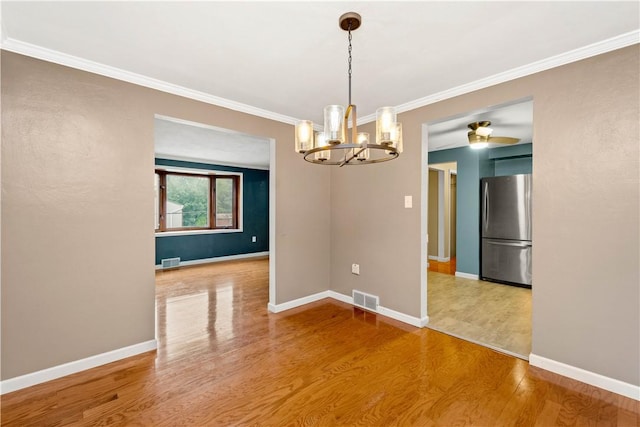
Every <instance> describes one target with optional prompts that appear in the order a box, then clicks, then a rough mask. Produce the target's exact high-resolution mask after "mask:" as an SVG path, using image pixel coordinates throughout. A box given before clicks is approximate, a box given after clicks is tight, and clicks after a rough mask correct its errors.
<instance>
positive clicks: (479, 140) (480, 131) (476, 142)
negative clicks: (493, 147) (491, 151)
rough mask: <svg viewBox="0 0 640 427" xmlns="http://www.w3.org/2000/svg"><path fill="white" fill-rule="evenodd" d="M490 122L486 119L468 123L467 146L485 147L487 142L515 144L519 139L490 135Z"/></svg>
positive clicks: (491, 130)
mask: <svg viewBox="0 0 640 427" xmlns="http://www.w3.org/2000/svg"><path fill="white" fill-rule="evenodd" d="M489 126H491V122H490V121H488V120H485V121H481V122H473V123H469V124H468V125H467V127H468V128H469V129H471V130H470V131H469V132H468V133H467V136H468V138H469V146H470V147H471V148H486V147H487V146H488V145H489V144H515V143H516V142H518V141H520V139H519V138H511V137H508V136H491V133H492V132H493V129H491V128H490V127H489Z"/></svg>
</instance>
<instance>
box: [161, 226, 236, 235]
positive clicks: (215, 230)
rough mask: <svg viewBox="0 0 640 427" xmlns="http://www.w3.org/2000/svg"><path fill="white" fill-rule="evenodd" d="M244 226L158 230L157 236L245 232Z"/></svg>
mask: <svg viewBox="0 0 640 427" xmlns="http://www.w3.org/2000/svg"><path fill="white" fill-rule="evenodd" d="M243 232H244V230H243V229H242V228H209V229H206V230H184V231H157V232H156V233H155V235H156V237H175V236H190V235H197V234H226V233H243Z"/></svg>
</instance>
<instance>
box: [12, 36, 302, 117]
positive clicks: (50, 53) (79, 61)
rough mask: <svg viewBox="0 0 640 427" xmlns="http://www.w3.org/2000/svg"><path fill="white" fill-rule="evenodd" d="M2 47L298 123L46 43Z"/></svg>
mask: <svg viewBox="0 0 640 427" xmlns="http://www.w3.org/2000/svg"><path fill="white" fill-rule="evenodd" d="M2 49H3V50H6V51H9V52H15V53H19V54H21V55H27V56H30V57H32V58H37V59H42V60H45V61H49V62H53V63H56V64H60V65H64V66H67V67H72V68H76V69H78V70H83V71H88V72H90V73H95V74H99V75H102V76H106V77H111V78H114V79H118V80H122V81H125V82H129V83H133V84H137V85H139V86H144V87H148V88H151V89H156V90H159V91H161V92H166V93H171V94H173V95H178V96H183V97H185V98H189V99H195V100H196V101H201V102H204V103H207V104H211V105H217V106H219V107H224V108H228V109H230V110H234V111H239V112H241V113H247V114H251V115H252V116H257V117H263V118H265V119H270V120H275V121H278V122H282V123H287V124H290V125H293V124H295V121H296V119H295V118H293V117H289V116H285V115H284V114H279V113H274V112H273V111H267V110H263V109H262V108H257V107H252V106H251V105H247V104H242V103H240V102H236V101H232V100H230V99H226V98H221V97H219V96H214V95H210V94H208V93H204V92H200V91H197V90H193V89H189V88H186V87H183V86H178V85H175V84H172V83H167V82H164V81H162V80H158V79H153V78H151V77H147V76H143V75H141V74H136V73H132V72H130V71H126V70H122V69H120V68H116V67H111V66H109V65H104V64H100V63H98V62H94V61H89V60H87V59H84V58H80V57H77V56H73V55H68V54H66V53H62V52H58V51H55V50H52V49H47V48H44V47H42V46H37V45H34V44H31V43H26V42H23V41H20V40H16V39H12V38H10V37H9V38H6V39H4V40H3V41H2Z"/></svg>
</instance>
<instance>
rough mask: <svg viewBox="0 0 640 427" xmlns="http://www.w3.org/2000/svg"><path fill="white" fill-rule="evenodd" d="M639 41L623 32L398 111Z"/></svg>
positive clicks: (372, 117)
mask: <svg viewBox="0 0 640 427" xmlns="http://www.w3.org/2000/svg"><path fill="white" fill-rule="evenodd" d="M639 42H640V30H634V31H630V32H628V33H625V34H621V35H619V36H615V37H612V38H610V39H607V40H603V41H600V42H596V43H593V44H590V45H587V46H583V47H580V48H578V49H574V50H571V51H569V52H565V53H561V54H559V55H555V56H552V57H550V58H546V59H542V60H540V61H537V62H533V63H531V64H528V65H523V66H521V67H517V68H513V69H511V70H508V71H504V72H502V73H498V74H494V75H493V76H489V77H487V78H484V79H480V80H476V81H475V82H471V83H467V84H464V85H460V86H456V87H454V88H451V89H447V90H444V91H442V92H438V93H434V94H433V95H429V96H425V97H423V98H418V99H416V100H414V101H410V102H407V103H405V104H400V105H398V106H396V111H397V112H398V113H403V112H405V111H410V110H415V109H416V108H420V107H424V106H425V105H430V104H435V103H436V102H440V101H444V100H445V99H450V98H454V97H456V96H460V95H464V94H466V93H470V92H474V91H476V90H480V89H484V88H487V87H490V86H495V85H497V84H500V83H504V82H508V81H510V80H515V79H518V78H521V77H525V76H529V75H531V74H535V73H539V72H541V71H545V70H549V69H551V68H555V67H560V66H562V65H566V64H569V63H572V62H577V61H581V60H583V59H587V58H590V57H592V56H597V55H600V54H603V53H607V52H611V51H613V50H616V49H622V48H624V47H627V46H631V45H634V44H637V43H639ZM375 119H376V115H375V114H369V115H367V116H361V117H359V118H358V120H357V124H358V125H360V124H364V123H369V122H373V121H374V120H375Z"/></svg>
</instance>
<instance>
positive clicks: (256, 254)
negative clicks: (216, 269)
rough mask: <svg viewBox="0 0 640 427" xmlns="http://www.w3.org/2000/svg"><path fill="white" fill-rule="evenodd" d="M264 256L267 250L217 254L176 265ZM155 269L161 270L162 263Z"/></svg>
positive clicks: (267, 252) (267, 253)
mask: <svg viewBox="0 0 640 427" xmlns="http://www.w3.org/2000/svg"><path fill="white" fill-rule="evenodd" d="M265 256H269V251H266V252H251V253H248V254H239V255H227V256H219V257H214V258H202V259H192V260H191V261H180V265H179V266H178V267H185V266H189V265H198V264H209V263H212V262H223V261H233V260H235V259H246V258H261V257H265ZM174 268H175V267H174ZM156 270H162V264H158V265H156Z"/></svg>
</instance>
